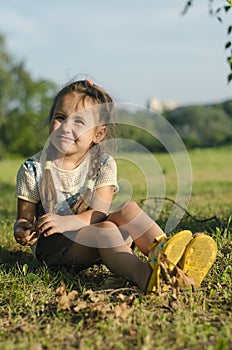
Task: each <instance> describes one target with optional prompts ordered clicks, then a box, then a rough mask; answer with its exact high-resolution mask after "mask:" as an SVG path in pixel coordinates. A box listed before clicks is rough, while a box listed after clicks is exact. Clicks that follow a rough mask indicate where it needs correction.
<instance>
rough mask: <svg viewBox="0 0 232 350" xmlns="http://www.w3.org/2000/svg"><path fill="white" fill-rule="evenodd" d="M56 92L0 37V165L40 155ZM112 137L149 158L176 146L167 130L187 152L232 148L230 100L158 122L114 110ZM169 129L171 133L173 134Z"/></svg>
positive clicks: (186, 110) (150, 115) (154, 118)
mask: <svg viewBox="0 0 232 350" xmlns="http://www.w3.org/2000/svg"><path fill="white" fill-rule="evenodd" d="M56 92H57V87H56V85H55V84H54V82H52V81H50V80H42V79H39V80H36V79H33V77H32V75H31V74H30V72H28V70H27V69H26V68H25V64H24V62H18V61H17V60H15V58H14V57H12V56H11V55H10V54H9V52H8V50H7V47H6V41H5V38H4V37H3V36H1V35H0V159H1V158H5V157H12V156H23V157H27V156H30V155H32V154H34V153H36V152H37V151H38V150H40V149H41V148H42V147H43V145H44V143H45V141H46V139H47V137H48V126H47V125H46V118H47V115H48V112H49V109H50V106H51V103H52V99H53V97H54V95H55V94H56ZM118 120H119V124H118V127H117V135H116V136H117V137H119V138H122V139H128V140H133V141H134V142H129V143H127V148H126V150H138V149H139V148H138V147H137V146H138V145H142V146H144V147H145V148H146V149H148V150H149V151H151V152H160V151H164V150H165V146H166V144H167V143H170V144H171V143H172V145H171V146H172V149H175V146H176V137H174V138H172V136H173V135H174V134H173V132H170V128H168V127H167V125H171V126H172V127H174V129H175V130H176V131H177V134H178V135H179V136H180V137H181V139H182V140H183V141H184V143H185V146H186V147H187V148H193V147H216V146H221V145H226V144H231V143H232V100H230V101H225V102H222V103H218V104H212V105H207V106H186V107H181V108H178V109H175V110H173V111H165V112H164V114H163V116H162V117H161V118H158V117H157V116H156V115H155V114H154V113H151V112H150V111H148V110H147V109H145V108H140V109H136V110H134V111H131V110H130V109H127V108H120V109H119V111H118ZM174 129H173V130H174Z"/></svg>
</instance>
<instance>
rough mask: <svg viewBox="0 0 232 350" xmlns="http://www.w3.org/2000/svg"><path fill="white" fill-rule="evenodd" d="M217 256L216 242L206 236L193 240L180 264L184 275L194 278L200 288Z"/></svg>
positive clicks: (196, 285) (196, 286)
mask: <svg viewBox="0 0 232 350" xmlns="http://www.w3.org/2000/svg"><path fill="white" fill-rule="evenodd" d="M216 256H217V245H216V243H215V241H214V240H213V239H212V238H211V237H210V236H207V235H205V234H203V235H201V236H197V237H195V238H193V239H192V240H191V242H190V243H189V244H188V246H187V247H186V250H185V253H184V255H183V257H182V259H181V261H180V263H179V266H180V268H181V269H182V270H183V271H184V273H185V274H186V275H187V276H189V277H191V278H193V279H194V282H195V288H198V287H199V286H200V284H201V282H202V281H203V279H204V278H205V276H206V275H207V273H208V271H209V269H210V268H211V266H212V265H213V263H214V261H215V259H216Z"/></svg>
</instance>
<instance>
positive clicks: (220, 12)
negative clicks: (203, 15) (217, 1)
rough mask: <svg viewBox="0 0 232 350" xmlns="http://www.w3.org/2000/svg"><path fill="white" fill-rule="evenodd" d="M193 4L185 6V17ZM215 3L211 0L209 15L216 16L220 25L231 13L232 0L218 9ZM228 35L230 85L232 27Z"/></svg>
mask: <svg viewBox="0 0 232 350" xmlns="http://www.w3.org/2000/svg"><path fill="white" fill-rule="evenodd" d="M193 2H194V0H188V1H187V2H186V3H185V6H184V8H183V10H182V12H181V14H182V15H185V14H186V13H187V12H188V10H189V9H190V7H191V6H193ZM213 2H214V0H209V15H210V16H215V17H216V18H217V20H218V21H219V22H220V23H223V19H222V17H223V15H225V14H228V13H229V11H230V10H231V8H232V0H226V3H225V4H224V5H222V6H219V7H217V8H215V7H214V6H213V5H214V4H213ZM226 35H227V40H226V43H225V50H226V53H227V57H226V60H227V63H228V65H229V74H228V76H227V81H228V83H230V82H231V80H232V25H229V26H228V28H227V33H226Z"/></svg>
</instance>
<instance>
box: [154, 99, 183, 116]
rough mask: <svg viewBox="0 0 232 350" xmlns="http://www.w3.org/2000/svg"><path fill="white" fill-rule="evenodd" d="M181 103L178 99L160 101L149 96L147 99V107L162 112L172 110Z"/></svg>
mask: <svg viewBox="0 0 232 350" xmlns="http://www.w3.org/2000/svg"><path fill="white" fill-rule="evenodd" d="M180 105H181V103H180V102H179V101H174V100H171V101H165V102H163V101H160V100H159V99H158V98H151V99H150V100H149V101H148V108H149V109H150V110H151V111H152V112H156V113H163V111H164V110H173V109H176V108H178V107H180Z"/></svg>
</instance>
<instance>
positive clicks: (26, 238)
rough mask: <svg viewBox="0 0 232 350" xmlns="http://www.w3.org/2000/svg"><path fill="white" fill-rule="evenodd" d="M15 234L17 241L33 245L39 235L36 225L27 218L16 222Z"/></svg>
mask: <svg viewBox="0 0 232 350" xmlns="http://www.w3.org/2000/svg"><path fill="white" fill-rule="evenodd" d="M14 236H15V239H16V241H17V243H19V244H21V245H28V246H31V245H32V244H34V243H35V242H36V241H37V239H38V237H39V235H38V233H37V232H36V229H35V226H34V225H33V224H32V223H31V222H30V221H29V220H26V219H18V220H17V221H16V222H15V224H14Z"/></svg>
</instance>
